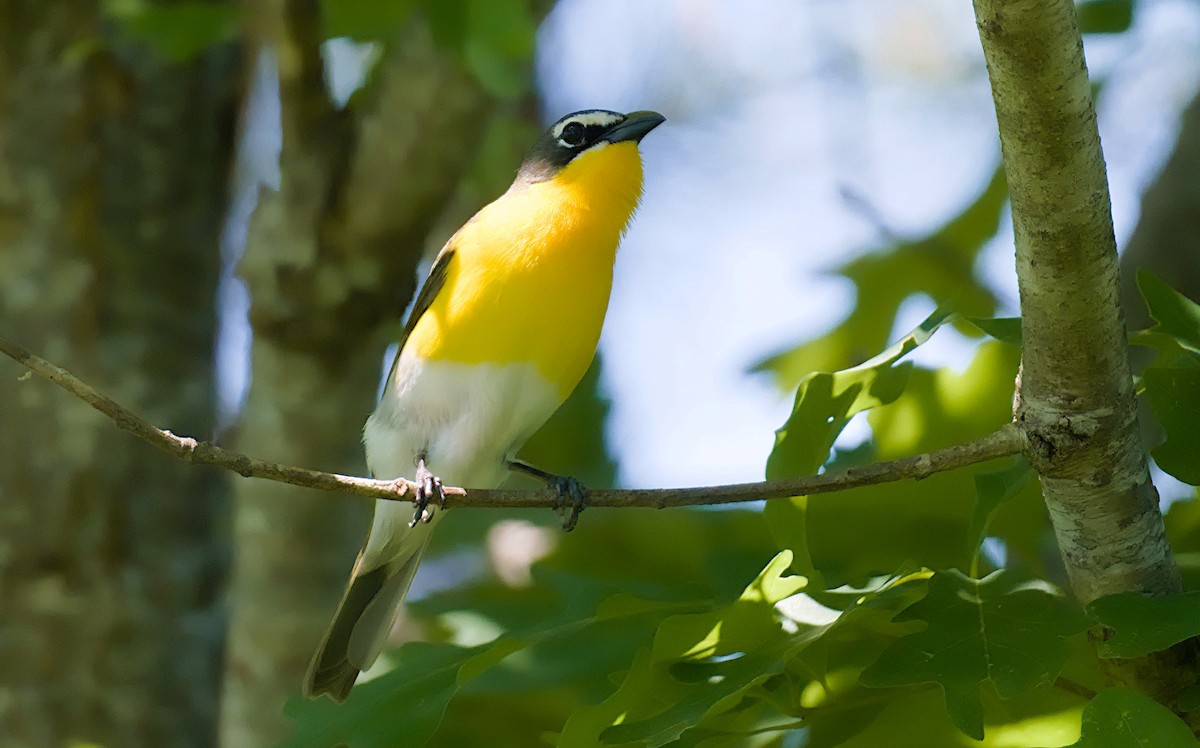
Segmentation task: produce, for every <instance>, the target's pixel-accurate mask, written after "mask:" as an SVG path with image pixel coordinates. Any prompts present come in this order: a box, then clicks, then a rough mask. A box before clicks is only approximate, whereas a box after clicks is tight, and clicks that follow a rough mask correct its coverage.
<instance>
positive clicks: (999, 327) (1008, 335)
mask: <svg viewBox="0 0 1200 748" xmlns="http://www.w3.org/2000/svg"><path fill="white" fill-rule="evenodd" d="M963 319H964V320H965V321H966V322H969V323H970V324H971V325H973V326H975V327H976V328H978V329H979V331H980V332H982V333H984V334H986V335H991V336H992V337H993V338H995V339H996V340H999V341H1000V342H1001V343H1008V344H1009V345H1015V346H1016V347H1018V348H1020V347H1021V318H1020V317H964V318H963Z"/></svg>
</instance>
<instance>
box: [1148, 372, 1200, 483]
mask: <svg viewBox="0 0 1200 748" xmlns="http://www.w3.org/2000/svg"><path fill="white" fill-rule="evenodd" d="M1142 382H1143V384H1144V385H1145V388H1146V399H1147V400H1149V401H1150V407H1151V408H1153V409H1154V415H1156V416H1158V421H1159V423H1161V424H1162V427H1163V430H1164V431H1166V432H1167V440H1166V441H1165V442H1163V443H1162V444H1160V445H1158V446H1157V447H1155V448H1154V449H1153V450H1151V452H1150V453H1151V454H1152V455H1154V460H1155V462H1157V463H1158V466H1159V467H1160V468H1162V469H1163V470H1165V471H1167V472H1168V473H1170V474H1171V475H1173V476H1175V477H1176V478H1178V479H1179V480H1181V481H1183V482H1184V483H1187V484H1189V485H1192V486H1196V485H1200V418H1197V417H1196V415H1197V414H1198V413H1200V368H1186V369H1185V368H1180V369H1175V368H1172V369H1164V368H1159V367H1156V366H1155V367H1151V368H1149V369H1146V371H1145V372H1144V373H1143V374H1142Z"/></svg>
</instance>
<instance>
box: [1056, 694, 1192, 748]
mask: <svg viewBox="0 0 1200 748" xmlns="http://www.w3.org/2000/svg"><path fill="white" fill-rule="evenodd" d="M1195 745H1198V743H1197V741H1196V737H1195V736H1194V735H1193V734H1192V731H1191V729H1190V728H1188V726H1187V724H1186V723H1184V722H1183V720H1181V719H1179V717H1176V716H1175V715H1174V714H1172V713H1171V710H1170V709H1167V708H1166V707H1165V706H1163V705H1162V704H1159V703H1158V702H1157V701H1155V700H1154V699H1151V698H1149V697H1147V696H1143V695H1141V694H1139V693H1135V692H1133V691H1129V690H1127V689H1124V688H1107V689H1105V690H1103V691H1101V692H1100V693H1098V694H1096V698H1094V699H1092V700H1091V701H1090V702H1088V705H1087V706H1086V707H1085V708H1084V710H1083V734H1082V735H1080V737H1079V741H1078V742H1077V743H1074V744H1073V745H1072V746H1071V748H1159V746H1162V748H1166V747H1167V746H1170V748H1187V747H1188V746H1195Z"/></svg>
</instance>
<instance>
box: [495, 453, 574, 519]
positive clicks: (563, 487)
mask: <svg viewBox="0 0 1200 748" xmlns="http://www.w3.org/2000/svg"><path fill="white" fill-rule="evenodd" d="M508 469H509V470H516V471H518V472H521V473H525V474H526V475H532V476H533V477H534V478H537V479H538V480H541V481H543V482H545V484H546V485H547V486H549V487H550V489H551V490H553V491H554V493H555V495H556V498H555V501H554V513H555V514H557V515H558V518H559V520H560V521H561V522H562V529H563V531H564V532H570V531H572V530H574V529H575V525H577V524H579V514H580V513H581V512H582V511H583V510H584V509H586V508H587V487H586V486H584V485H583V483H581V482H580V481H578V480H576V479H575V478H572V477H571V476H569V475H555V474H554V473H547V472H546V471H545V470H542V469H541V468H535V467H534V466H533V465H529V464H526V463H524V462H521V461H520V460H509V461H508ZM568 498H569V499H570V504H571V513H570V514H568V515H567V516H566V517H565V518H564V517H563V515H564V514H566V508H567V499H568Z"/></svg>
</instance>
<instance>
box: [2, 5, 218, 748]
mask: <svg viewBox="0 0 1200 748" xmlns="http://www.w3.org/2000/svg"><path fill="white" fill-rule="evenodd" d="M239 88H240V69H239V64H238V60H237V59H236V55H235V54H234V50H232V49H231V48H229V47H221V48H213V49H211V50H209V51H206V52H204V53H202V54H200V55H199V56H198V57H195V58H193V59H192V60H191V61H189V62H186V63H177V64H167V63H166V62H165V61H163V60H162V59H161V58H159V57H158V56H157V55H156V54H155V53H154V52H153V51H152V50H151V49H149V48H147V47H145V46H143V45H137V44H134V43H131V42H130V41H129V40H128V39H127V38H125V37H122V36H121V35H120V29H119V28H115V27H114V26H113V24H112V23H111V22H110V21H107V20H105V19H103V18H102V17H101V10H100V9H99V8H98V7H97V4H95V3H87V2H49V3H48V2H19V1H17V0H0V325H2V326H3V327H4V329H5V330H6V331H7V332H8V333H9V334H11V335H13V336H14V337H16V338H18V339H20V340H22V341H23V342H25V343H27V344H29V345H30V346H34V347H36V348H38V349H39V350H43V351H45V352H46V353H47V355H50V356H53V357H55V358H57V359H59V360H62V361H64V362H69V364H70V365H71V367H72V368H73V369H75V370H77V371H79V373H80V374H82V375H84V376H86V377H88V378H89V379H90V380H92V381H95V382H97V383H103V384H102V387H103V389H104V390H106V391H107V392H108V393H109V394H111V395H112V396H114V397H116V398H117V399H119V400H121V401H122V402H124V403H126V404H127V405H129V406H130V407H132V408H134V409H136V410H137V411H138V412H139V413H141V414H142V415H144V416H146V417H148V418H150V419H151V420H153V421H154V422H155V423H159V424H165V425H167V426H169V427H170V428H172V429H177V430H179V431H183V432H187V433H194V434H205V435H207V434H209V433H210V432H211V429H212V419H213V409H214V400H215V398H214V392H213V386H212V341H213V334H214V318H213V293H214V290H215V288H216V283H217V277H218V270H219V265H218V261H219V258H218V252H217V240H218V237H219V234H220V229H221V225H222V220H223V215H224V211H225V206H226V184H227V181H228V178H229V174H228V171H229V165H230V162H231V154H232V147H233V115H234V114H235V113H236V99H237V97H238V95H239ZM18 374H19V371H15V370H14V369H12V368H11V367H10V368H8V369H4V370H3V371H0V556H2V557H3V559H4V565H3V568H2V571H0V661H2V662H3V663H4V665H3V667H0V694H3V697H2V698H0V736H3V737H2V738H0V742H3V744H4V745H28V746H39V745H45V746H59V745H66V744H69V743H71V742H73V741H86V742H89V743H96V744H99V745H108V746H155V747H156V748H158V747H160V746H202V745H208V744H211V742H212V740H213V736H214V734H215V723H216V711H217V688H218V684H219V677H218V676H219V666H220V648H221V636H222V631H223V628H224V627H223V620H222V619H223V616H222V613H221V607H220V602H221V597H220V596H221V592H222V581H223V577H224V574H225V571H226V567H227V561H226V557H227V550H228V545H227V542H226V540H225V533H224V532H223V527H224V521H225V517H226V511H227V505H226V503H225V502H224V501H223V499H222V497H223V496H225V492H226V488H225V481H224V478H223V476H221V475H220V474H219V473H217V472H215V471H209V470H196V469H194V468H191V467H188V466H186V465H183V464H181V463H175V462H174V461H171V460H164V459H162V456H161V455H158V454H156V453H155V452H154V451H153V450H150V449H147V448H146V446H145V445H142V444H139V443H136V442H135V441H133V440H130V439H128V438H127V437H125V436H123V435H121V434H120V433H119V432H118V431H116V430H115V429H114V428H113V425H112V424H111V423H110V422H108V421H107V419H105V418H103V417H101V416H99V414H97V413H94V412H92V411H91V410H90V409H88V408H87V407H86V406H84V405H82V404H81V403H78V402H76V401H74V400H73V399H72V398H69V397H64V396H63V394H62V393H60V392H56V391H54V390H53V389H52V388H48V387H46V386H45V385H44V383H40V382H37V381H19V380H18V379H17V375H18Z"/></svg>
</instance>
